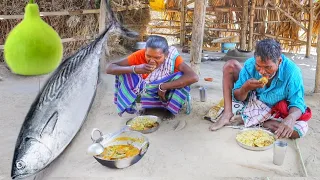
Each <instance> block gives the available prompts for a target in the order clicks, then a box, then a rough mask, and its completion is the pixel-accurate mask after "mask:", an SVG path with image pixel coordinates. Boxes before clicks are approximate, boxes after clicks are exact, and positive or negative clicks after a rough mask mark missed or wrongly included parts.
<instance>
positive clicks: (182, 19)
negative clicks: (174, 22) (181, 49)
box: [180, 0, 187, 46]
mask: <svg viewBox="0 0 320 180" xmlns="http://www.w3.org/2000/svg"><path fill="white" fill-rule="evenodd" d="M186 4H187V0H182V1H181V15H180V46H183V45H184V44H185V41H186V23H185V21H186V11H185V10H186Z"/></svg>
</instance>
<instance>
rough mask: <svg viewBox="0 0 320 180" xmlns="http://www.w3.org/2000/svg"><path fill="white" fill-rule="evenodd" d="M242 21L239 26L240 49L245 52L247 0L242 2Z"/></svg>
mask: <svg viewBox="0 0 320 180" xmlns="http://www.w3.org/2000/svg"><path fill="white" fill-rule="evenodd" d="M242 19H243V22H242V24H241V35H240V49H242V50H246V42H247V28H248V1H247V0H243V10H242Z"/></svg>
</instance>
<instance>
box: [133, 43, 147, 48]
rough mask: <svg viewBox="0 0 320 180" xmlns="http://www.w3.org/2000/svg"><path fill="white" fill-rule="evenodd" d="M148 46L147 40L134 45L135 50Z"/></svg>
mask: <svg viewBox="0 0 320 180" xmlns="http://www.w3.org/2000/svg"><path fill="white" fill-rule="evenodd" d="M144 48H146V42H136V45H135V47H134V49H135V50H140V49H144Z"/></svg>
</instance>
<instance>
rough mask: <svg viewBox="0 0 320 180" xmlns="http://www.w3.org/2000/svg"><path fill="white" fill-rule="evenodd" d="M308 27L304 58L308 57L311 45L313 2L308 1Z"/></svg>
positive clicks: (311, 0)
mask: <svg viewBox="0 0 320 180" xmlns="http://www.w3.org/2000/svg"><path fill="white" fill-rule="evenodd" d="M309 7H310V11H309V25H308V33H307V49H306V57H307V58H308V57H310V50H311V43H312V29H313V0H309Z"/></svg>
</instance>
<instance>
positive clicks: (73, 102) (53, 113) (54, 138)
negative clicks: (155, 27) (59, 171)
mask: <svg viewBox="0 0 320 180" xmlns="http://www.w3.org/2000/svg"><path fill="white" fill-rule="evenodd" d="M106 4H107V18H108V19H109V23H108V25H107V26H106V30H105V31H104V32H103V33H101V34H100V35H99V36H98V37H97V38H96V39H95V40H94V41H93V42H92V43H90V44H89V45H87V46H85V47H83V48H82V49H80V50H79V51H78V52H76V53H75V54H74V55H72V56H70V57H68V58H66V59H65V60H64V61H63V62H62V63H61V65H60V66H59V67H58V68H57V69H56V70H55V72H53V73H52V75H51V76H50V78H49V79H48V81H47V82H46V84H45V85H44V86H43V88H42V90H41V91H40V92H39V94H38V96H37V97H36V99H35V101H34V102H33V104H32V105H31V107H30V110H29V112H28V113H27V115H26V117H25V120H24V123H23V125H22V127H21V130H20V134H19V136H18V139H17V142H16V147H15V151H14V156H13V162H12V169H11V177H12V178H13V179H20V178H26V177H30V176H34V175H36V174H37V173H38V172H40V171H42V170H43V169H44V168H46V167H47V166H48V165H49V164H50V163H51V162H52V161H53V160H55V159H56V158H57V157H58V156H59V155H60V154H61V153H62V152H63V151H64V149H65V148H66V147H67V146H68V144H69V143H70V142H71V141H72V139H73V138H74V137H75V136H76V134H77V132H78V131H79V130H80V128H81V126H82V124H83V123H84V121H85V119H86V116H87V114H88V112H89V111H90V108H91V105H92V102H93V100H94V97H95V93H96V89H97V84H98V79H99V69H100V68H99V61H100V55H101V52H102V49H103V48H105V41H106V39H107V37H108V33H109V32H111V31H114V30H120V32H121V34H122V35H125V36H127V37H129V38H134V37H136V36H137V33H135V32H131V31H129V30H127V29H125V28H124V27H123V26H122V25H121V24H120V23H119V22H118V21H117V19H116V18H115V16H114V14H113V12H112V10H111V8H110V5H109V2H108V0H106Z"/></svg>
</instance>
